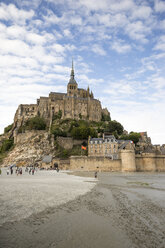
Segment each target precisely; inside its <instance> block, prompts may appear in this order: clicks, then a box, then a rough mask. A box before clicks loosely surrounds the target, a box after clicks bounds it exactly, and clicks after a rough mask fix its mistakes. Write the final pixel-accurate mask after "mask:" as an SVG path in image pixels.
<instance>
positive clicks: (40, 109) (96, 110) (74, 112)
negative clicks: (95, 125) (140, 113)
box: [14, 61, 109, 128]
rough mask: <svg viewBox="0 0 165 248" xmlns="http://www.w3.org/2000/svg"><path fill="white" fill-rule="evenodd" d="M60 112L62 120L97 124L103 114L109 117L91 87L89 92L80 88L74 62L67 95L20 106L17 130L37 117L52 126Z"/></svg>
mask: <svg viewBox="0 0 165 248" xmlns="http://www.w3.org/2000/svg"><path fill="white" fill-rule="evenodd" d="M59 111H60V112H61V113H62V117H61V118H62V119H67V118H70V119H77V120H78V119H83V120H90V121H97V122H98V121H100V120H101V117H102V113H104V114H106V115H109V112H108V110H107V109H102V106H101V103H100V101H99V100H97V99H95V98H94V96H93V93H92V91H90V89H89V87H88V89H87V90H85V89H81V88H78V84H77V82H76V80H75V76H74V67H73V61H72V69H71V74H70V80H69V82H68V85H67V93H59V92H51V93H50V94H49V96H48V97H40V98H39V99H37V104H21V105H19V107H18V109H17V111H16V114H15V117H14V124H15V128H16V127H20V126H21V125H22V124H24V122H25V121H26V120H28V119H29V118H32V117H35V116H40V117H43V118H45V120H46V121H47V124H48V125H51V121H52V119H53V116H54V115H55V114H57V113H59Z"/></svg>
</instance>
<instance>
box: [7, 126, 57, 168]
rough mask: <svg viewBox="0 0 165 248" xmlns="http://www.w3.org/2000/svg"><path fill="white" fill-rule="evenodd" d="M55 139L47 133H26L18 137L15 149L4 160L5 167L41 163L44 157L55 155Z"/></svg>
mask: <svg viewBox="0 0 165 248" xmlns="http://www.w3.org/2000/svg"><path fill="white" fill-rule="evenodd" d="M54 153H55V149H54V138H53V135H50V134H49V133H48V132H47V131H38V130H34V131H26V132H25V133H20V134H18V135H17V140H16V142H15V147H14V148H13V150H12V151H10V152H9V154H8V156H7V158H5V159H4V161H3V165H4V166H6V165H10V164H12V163H16V164H22V165H26V164H31V163H35V162H40V161H41V160H42V158H43V156H44V155H48V154H52V155H53V154H54Z"/></svg>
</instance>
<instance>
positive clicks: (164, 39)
mask: <svg viewBox="0 0 165 248" xmlns="http://www.w3.org/2000/svg"><path fill="white" fill-rule="evenodd" d="M154 50H162V51H165V35H162V36H161V37H160V38H159V40H158V42H157V44H156V45H155V47H154Z"/></svg>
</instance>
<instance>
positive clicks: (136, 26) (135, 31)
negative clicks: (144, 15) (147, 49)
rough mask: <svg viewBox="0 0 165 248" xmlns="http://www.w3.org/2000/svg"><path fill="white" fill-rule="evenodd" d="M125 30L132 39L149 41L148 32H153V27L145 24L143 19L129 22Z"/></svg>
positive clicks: (143, 41)
mask: <svg viewBox="0 0 165 248" xmlns="http://www.w3.org/2000/svg"><path fill="white" fill-rule="evenodd" d="M125 32H126V34H128V35H129V37H130V38H131V39H133V40H138V41H140V42H142V43H147V42H148V39H147V34H149V33H150V32H151V28H150V27H147V26H145V25H144V23H143V22H142V21H136V22H132V23H129V24H127V26H126V28H125Z"/></svg>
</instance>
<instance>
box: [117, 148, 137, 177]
mask: <svg viewBox="0 0 165 248" xmlns="http://www.w3.org/2000/svg"><path fill="white" fill-rule="evenodd" d="M120 158H121V165H122V168H121V170H122V171H127V172H133V171H136V164H135V151H134V150H121V151H120Z"/></svg>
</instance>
